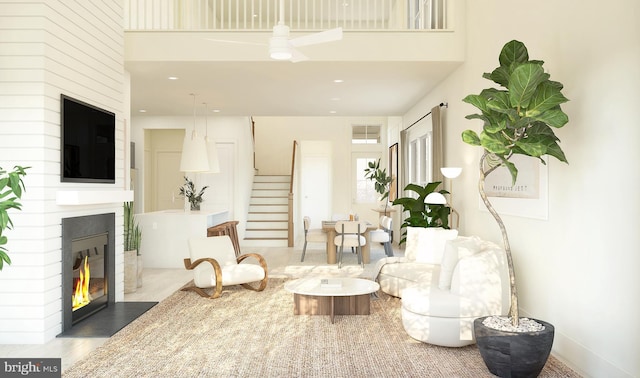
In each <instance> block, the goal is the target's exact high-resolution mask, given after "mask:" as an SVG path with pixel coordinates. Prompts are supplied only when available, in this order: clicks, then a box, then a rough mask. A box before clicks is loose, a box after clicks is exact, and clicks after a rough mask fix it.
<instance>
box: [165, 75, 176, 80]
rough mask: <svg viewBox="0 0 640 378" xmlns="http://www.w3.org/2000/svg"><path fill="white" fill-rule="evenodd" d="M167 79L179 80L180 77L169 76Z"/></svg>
mask: <svg viewBox="0 0 640 378" xmlns="http://www.w3.org/2000/svg"><path fill="white" fill-rule="evenodd" d="M167 79H169V80H178V77H177V76H169V77H168V78H167Z"/></svg>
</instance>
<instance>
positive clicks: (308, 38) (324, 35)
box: [289, 28, 342, 47]
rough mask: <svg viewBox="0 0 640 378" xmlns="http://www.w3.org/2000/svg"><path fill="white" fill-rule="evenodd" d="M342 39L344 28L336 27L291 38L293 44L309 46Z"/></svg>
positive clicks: (290, 41)
mask: <svg viewBox="0 0 640 378" xmlns="http://www.w3.org/2000/svg"><path fill="white" fill-rule="evenodd" d="M341 39H342V28H335V29H329V30H325V31H322V32H319V33H313V34H309V35H303V36H301V37H297V38H293V39H291V40H289V43H291V45H292V46H295V47H300V46H308V45H316V44H318V43H325V42H333V41H339V40H341Z"/></svg>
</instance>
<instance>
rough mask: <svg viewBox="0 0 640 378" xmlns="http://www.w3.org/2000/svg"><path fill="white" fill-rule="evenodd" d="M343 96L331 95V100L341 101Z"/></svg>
mask: <svg viewBox="0 0 640 378" xmlns="http://www.w3.org/2000/svg"><path fill="white" fill-rule="evenodd" d="M340 100H341V98H340V97H331V101H340Z"/></svg>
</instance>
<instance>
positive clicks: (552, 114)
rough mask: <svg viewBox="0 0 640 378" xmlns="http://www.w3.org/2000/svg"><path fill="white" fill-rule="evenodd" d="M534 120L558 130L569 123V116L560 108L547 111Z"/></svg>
mask: <svg viewBox="0 0 640 378" xmlns="http://www.w3.org/2000/svg"><path fill="white" fill-rule="evenodd" d="M533 118H534V119H535V120H537V121H540V122H543V123H545V124H547V125H549V126H552V127H556V128H560V127H562V126H564V125H566V124H567V123H568V122H569V116H567V115H566V114H565V112H563V111H562V110H561V109H560V108H559V107H558V108H557V109H552V110H547V111H546V112H544V113H542V114H539V115H538V116H536V117H533Z"/></svg>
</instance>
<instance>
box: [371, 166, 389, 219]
mask: <svg viewBox="0 0 640 378" xmlns="http://www.w3.org/2000/svg"><path fill="white" fill-rule="evenodd" d="M364 177H366V178H367V179H369V180H371V181H373V185H374V189H375V190H376V192H377V193H378V194H380V196H381V197H380V198H379V201H384V215H387V205H388V204H389V201H388V200H387V199H388V198H389V185H390V184H391V181H392V180H393V179H392V178H391V176H389V175H388V174H387V170H386V169H381V168H380V159H378V161H370V162H369V164H368V167H367V168H365V169H364Z"/></svg>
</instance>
